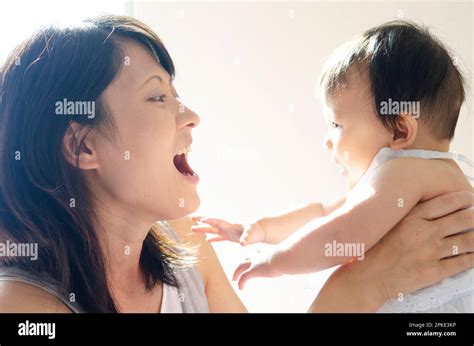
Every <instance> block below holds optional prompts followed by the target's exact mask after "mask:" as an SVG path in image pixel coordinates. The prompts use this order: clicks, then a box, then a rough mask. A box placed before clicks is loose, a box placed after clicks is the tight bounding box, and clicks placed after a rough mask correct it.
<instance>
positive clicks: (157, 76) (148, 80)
mask: <svg viewBox="0 0 474 346" xmlns="http://www.w3.org/2000/svg"><path fill="white" fill-rule="evenodd" d="M154 78H156V79H158V80H159V81H160V83H161V84H162V85H163V78H161V77H160V76H159V75H157V74H154V75H153V76H151V77H150V78H148V79H147V80H146V81H145V82H144V83H143V84H142V86H141V87H140V88H139V89H138V90H140V89H142V88H143V87H144V86H145V85H146V84H147V83H148V82H150V81H151V80H152V79H154ZM170 85H171V80H170Z"/></svg>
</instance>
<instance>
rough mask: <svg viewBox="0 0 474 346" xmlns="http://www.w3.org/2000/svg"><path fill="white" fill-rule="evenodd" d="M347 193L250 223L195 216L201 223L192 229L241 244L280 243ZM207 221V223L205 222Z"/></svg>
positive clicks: (339, 202) (218, 238) (217, 238)
mask: <svg viewBox="0 0 474 346" xmlns="http://www.w3.org/2000/svg"><path fill="white" fill-rule="evenodd" d="M344 200H345V197H343V198H340V199H338V200H337V201H335V202H333V203H329V204H324V205H323V204H321V203H311V204H308V205H306V206H304V207H300V208H298V209H295V210H293V211H290V212H287V213H286V214H282V215H277V216H271V217H266V218H263V219H260V220H258V221H256V222H254V223H252V224H249V225H246V226H244V225H242V224H239V223H230V222H227V221H225V220H222V219H216V218H203V217H199V216H198V217H193V221H199V222H200V223H201V225H197V226H193V227H192V231H193V232H199V233H210V234H213V236H212V237H210V238H208V239H207V240H208V241H209V242H214V241H222V240H228V241H233V242H240V243H241V244H242V245H248V244H253V243H259V242H264V243H269V244H277V243H279V242H281V241H283V240H285V239H286V238H288V237H289V236H290V235H291V234H293V233H294V232H296V231H297V230H298V229H300V228H301V227H303V226H304V225H305V224H307V223H308V222H309V221H311V220H314V219H316V218H318V217H322V216H325V215H327V214H329V213H331V212H332V211H333V210H336V209H337V208H338V207H340V206H341V205H342V204H343V203H344ZM202 224H207V225H202Z"/></svg>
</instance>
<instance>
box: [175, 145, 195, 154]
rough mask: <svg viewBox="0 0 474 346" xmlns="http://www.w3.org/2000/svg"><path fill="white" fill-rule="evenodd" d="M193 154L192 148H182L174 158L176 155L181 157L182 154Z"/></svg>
mask: <svg viewBox="0 0 474 346" xmlns="http://www.w3.org/2000/svg"><path fill="white" fill-rule="evenodd" d="M190 152H191V147H190V146H189V147H186V148H181V149H179V150H178V151H177V152H176V153H175V154H174V156H176V155H181V154H187V153H190Z"/></svg>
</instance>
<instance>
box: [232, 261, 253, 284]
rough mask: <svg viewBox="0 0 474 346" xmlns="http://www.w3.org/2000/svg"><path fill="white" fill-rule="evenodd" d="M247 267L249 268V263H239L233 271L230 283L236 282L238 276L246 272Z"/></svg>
mask: <svg viewBox="0 0 474 346" xmlns="http://www.w3.org/2000/svg"><path fill="white" fill-rule="evenodd" d="M249 267H250V262H248V261H246V262H243V263H240V265H239V266H238V267H237V269H236V270H235V272H234V275H233V276H232V281H236V280H237V279H238V278H239V276H240V274H242V273H243V272H244V271H246V270H247V269H248V268H249Z"/></svg>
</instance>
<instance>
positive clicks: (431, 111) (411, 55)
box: [321, 21, 465, 140]
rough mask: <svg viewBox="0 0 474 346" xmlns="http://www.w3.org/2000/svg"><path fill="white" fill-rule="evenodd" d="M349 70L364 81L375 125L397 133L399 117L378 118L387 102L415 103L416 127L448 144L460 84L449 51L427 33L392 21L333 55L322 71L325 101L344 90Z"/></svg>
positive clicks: (461, 94) (383, 115)
mask: <svg viewBox="0 0 474 346" xmlns="http://www.w3.org/2000/svg"><path fill="white" fill-rule="evenodd" d="M352 67H357V68H359V70H360V71H362V72H363V73H364V74H365V76H366V77H367V79H368V82H369V85H368V89H369V91H370V94H371V97H372V99H373V101H374V106H375V109H376V112H377V115H378V117H379V119H380V120H381V121H382V123H383V124H384V126H385V127H386V128H388V129H390V130H396V123H395V120H396V118H397V116H400V115H399V114H398V115H396V116H394V115H387V113H386V112H381V107H382V104H383V103H385V104H386V103H387V102H388V101H389V100H391V101H397V102H398V103H399V104H400V103H406V102H419V107H420V114H419V116H420V117H419V119H418V120H419V121H421V122H422V124H423V125H424V126H426V128H427V129H428V131H429V133H431V135H433V136H434V137H435V138H437V139H439V140H442V139H449V140H451V139H452V138H453V136H454V130H455V128H456V123H457V120H458V117H459V111H460V109H461V105H462V103H463V102H464V98H465V91H464V81H463V77H462V75H461V73H460V71H459V70H458V69H457V67H456V66H455V63H454V62H453V59H452V58H451V56H450V54H449V52H448V50H447V49H446V48H445V47H444V46H443V44H442V43H441V42H440V41H439V40H438V39H436V38H435V37H434V36H433V35H431V34H430V33H429V31H428V30H427V29H426V28H424V27H421V26H419V25H417V24H414V23H411V22H407V21H393V22H388V23H385V24H383V25H380V26H377V27H374V28H372V29H369V30H367V31H366V32H365V33H364V34H363V35H362V36H360V37H357V38H356V39H354V40H352V41H350V42H348V43H346V44H345V45H343V46H341V47H340V48H339V49H337V50H336V51H335V52H334V53H333V54H332V55H331V57H330V59H328V61H327V63H326V65H325V66H324V68H323V74H322V77H321V89H322V92H323V93H324V95H325V97H328V96H331V94H333V93H334V92H335V91H337V90H340V89H341V88H343V87H344V86H345V85H346V83H347V76H348V73H349V70H350V69H351V68H352Z"/></svg>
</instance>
